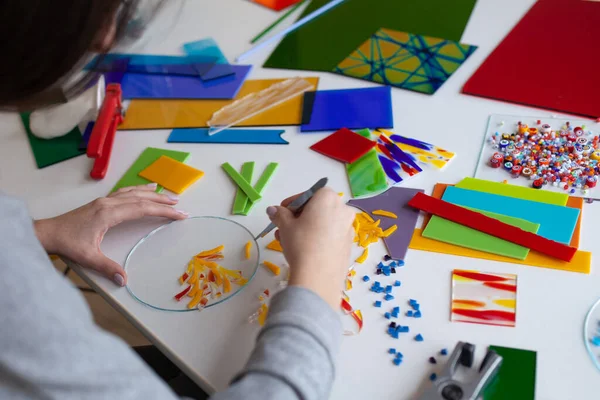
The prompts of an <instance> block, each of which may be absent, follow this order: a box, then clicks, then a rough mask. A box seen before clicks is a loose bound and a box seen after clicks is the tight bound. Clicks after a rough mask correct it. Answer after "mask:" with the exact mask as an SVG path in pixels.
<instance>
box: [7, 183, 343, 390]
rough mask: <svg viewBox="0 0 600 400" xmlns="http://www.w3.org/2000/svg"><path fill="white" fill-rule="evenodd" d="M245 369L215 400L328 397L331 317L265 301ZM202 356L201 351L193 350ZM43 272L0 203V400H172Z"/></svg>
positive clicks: (311, 300)
mask: <svg viewBox="0 0 600 400" xmlns="http://www.w3.org/2000/svg"><path fill="white" fill-rule="evenodd" d="M270 308H271V309H270V314H269V317H268V319H267V323H266V324H265V327H264V328H263V329H262V331H261V332H260V334H259V336H258V339H257V342H256V347H255V349H254V351H253V352H252V354H251V356H250V359H249V361H248V363H247V365H246V367H245V368H244V369H243V370H242V371H241V372H240V374H239V375H238V376H237V377H236V378H235V380H234V382H233V383H232V385H231V387H230V388H229V389H227V390H225V391H223V392H220V393H217V394H215V395H213V397H211V399H214V400H230V399H245V400H254V399H256V400H258V399H260V400H270V399H277V400H286V399H290V400H296V399H306V400H317V399H326V398H327V397H328V396H329V391H330V389H331V385H332V381H333V378H334V358H335V356H336V354H335V353H336V351H337V348H338V346H339V341H340V339H341V333H342V328H341V323H340V320H339V317H338V315H337V314H336V313H335V312H334V311H333V310H332V309H331V307H329V306H328V305H327V304H326V303H325V302H324V301H323V300H322V299H321V298H319V297H318V296H317V295H316V294H314V293H313V292H311V291H309V290H306V289H301V288H297V287H289V288H287V289H285V290H283V291H282V292H280V293H279V294H278V295H276V296H274V298H273V300H272V302H271V307H270ZM200 346H201V344H200ZM173 398H175V394H174V393H173V392H172V391H171V390H170V388H169V387H168V386H167V385H166V384H165V383H163V382H162V381H161V380H160V379H159V378H158V377H157V376H156V375H155V374H154V372H153V371H152V370H151V369H150V368H149V367H147V366H146V365H145V364H144V362H143V361H142V360H141V359H139V358H138V357H137V355H136V354H135V353H134V352H133V351H132V350H131V349H130V348H129V347H128V346H127V345H126V344H125V343H124V342H123V341H121V340H120V339H119V338H117V337H115V336H113V335H111V334H109V333H107V332H104V331H102V330H101V329H100V328H98V326H96V325H95V324H94V321H93V319H92V315H91V313H90V310H89V308H88V307H87V305H86V303H85V300H84V298H83V296H82V295H81V294H80V292H79V291H78V290H77V289H76V288H74V287H73V286H72V285H71V284H70V283H69V281H67V280H66V279H64V278H63V277H61V276H60V274H58V273H57V272H56V270H55V269H54V268H53V267H52V264H51V263H50V261H49V259H48V256H47V255H46V253H45V252H44V249H43V248H42V246H41V244H40V243H39V241H38V240H37V238H36V236H35V232H34V229H33V224H32V221H31V218H30V217H29V216H28V213H27V210H26V208H25V206H24V204H23V203H22V202H20V201H18V200H15V199H13V198H9V197H6V196H2V195H0V399H64V400H68V399H77V400H79V399H120V400H122V399H173Z"/></svg>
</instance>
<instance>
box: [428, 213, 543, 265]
mask: <svg viewBox="0 0 600 400" xmlns="http://www.w3.org/2000/svg"><path fill="white" fill-rule="evenodd" d="M465 208H469V207H465ZM469 209H470V210H473V211H476V212H478V213H481V214H483V215H486V216H488V217H491V218H495V219H498V220H500V221H502V222H504V223H506V224H509V225H513V226H517V227H519V228H521V229H523V230H524V231H527V232H532V233H537V231H538V229H540V224H535V223H533V222H529V221H526V220H524V219H521V218H515V217H509V216H506V215H502V214H497V213H492V212H487V211H481V210H477V209H475V208H469ZM422 235H423V237H426V238H429V239H434V240H439V241H440V242H444V243H450V244H454V245H456V246H461V247H466V248H469V249H474V250H479V251H485V252H487V253H492V254H498V255H500V256H506V257H511V258H516V259H519V260H524V259H525V258H527V255H528V254H529V249H528V248H527V247H523V246H519V245H517V244H514V243H511V242H507V241H506V240H502V239H499V238H497V237H495V236H492V235H488V234H487V233H483V232H479V231H477V230H475V229H472V228H469V227H467V226H464V225H461V224H457V223H456V222H452V221H449V220H447V219H444V218H440V217H438V216H435V215H434V216H432V217H431V220H430V221H429V223H428V224H427V227H426V228H425V230H424V231H423V233H422Z"/></svg>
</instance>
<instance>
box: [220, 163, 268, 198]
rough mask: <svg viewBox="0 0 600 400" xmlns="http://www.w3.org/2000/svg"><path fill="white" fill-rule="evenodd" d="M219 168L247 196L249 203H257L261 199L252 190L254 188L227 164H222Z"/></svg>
mask: <svg viewBox="0 0 600 400" xmlns="http://www.w3.org/2000/svg"><path fill="white" fill-rule="evenodd" d="M221 168H223V170H224V171H225V172H226V173H227V175H229V177H230V178H231V179H232V180H233V181H234V182H235V184H236V185H238V186H239V187H240V188H241V189H242V190H243V191H244V193H246V195H247V196H248V198H249V199H250V200H251V201H258V200H260V199H261V196H260V194H259V193H258V192H257V191H256V190H254V188H253V187H252V186H251V185H250V183H248V182H247V181H246V180H245V179H244V177H242V175H240V173H239V172H237V171H236V170H235V168H233V167H232V166H231V164H229V163H224V164H223V165H221Z"/></svg>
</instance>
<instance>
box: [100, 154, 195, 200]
mask: <svg viewBox="0 0 600 400" xmlns="http://www.w3.org/2000/svg"><path fill="white" fill-rule="evenodd" d="M161 156H167V157H171V158H172V159H174V160H177V161H179V162H185V161H186V160H187V159H188V157H189V156H190V153H186V152H183V151H175V150H165V149H157V148H155V147H148V148H147V149H146V150H144V151H143V152H142V154H140V156H139V157H138V158H137V160H135V161H134V163H133V164H132V165H131V167H129V169H128V170H127V172H125V174H124V175H123V176H122V177H121V179H119V181H118V182H117V184H116V185H115V187H114V188H112V190H111V193H112V192H114V191H116V190H118V189H121V188H124V187H128V186H138V185H147V184H149V183H152V182H151V181H149V180H148V179H145V178H142V177H141V176H139V175H138V174H139V173H140V172H142V171H143V170H145V169H146V168H148V167H149V166H150V165H152V164H153V163H154V162H155V161H156V160H158V159H159V158H160V157H161ZM163 189H164V188H163V187H162V186H160V185H159V186H158V187H157V188H156V193H160V192H162V191H163Z"/></svg>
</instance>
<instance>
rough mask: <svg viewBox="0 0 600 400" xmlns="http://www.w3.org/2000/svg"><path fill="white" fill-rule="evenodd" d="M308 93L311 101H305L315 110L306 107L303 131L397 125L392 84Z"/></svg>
mask: <svg viewBox="0 0 600 400" xmlns="http://www.w3.org/2000/svg"><path fill="white" fill-rule="evenodd" d="M306 95H307V96H309V97H310V100H311V101H308V102H305V107H311V106H312V111H311V110H307V109H305V110H303V115H304V116H305V117H306V118H305V121H304V124H303V125H302V127H301V131H302V132H317V131H329V130H337V129H341V128H348V129H362V128H371V129H376V128H383V127H393V126H394V117H393V113H392V93H391V88H390V87H389V86H381V87H375V88H367V89H344V90H321V91H317V92H314V93H311V92H309V93H307V94H306ZM313 96H314V99H313V98H312V97H313ZM309 116H310V122H308V117H309Z"/></svg>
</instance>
